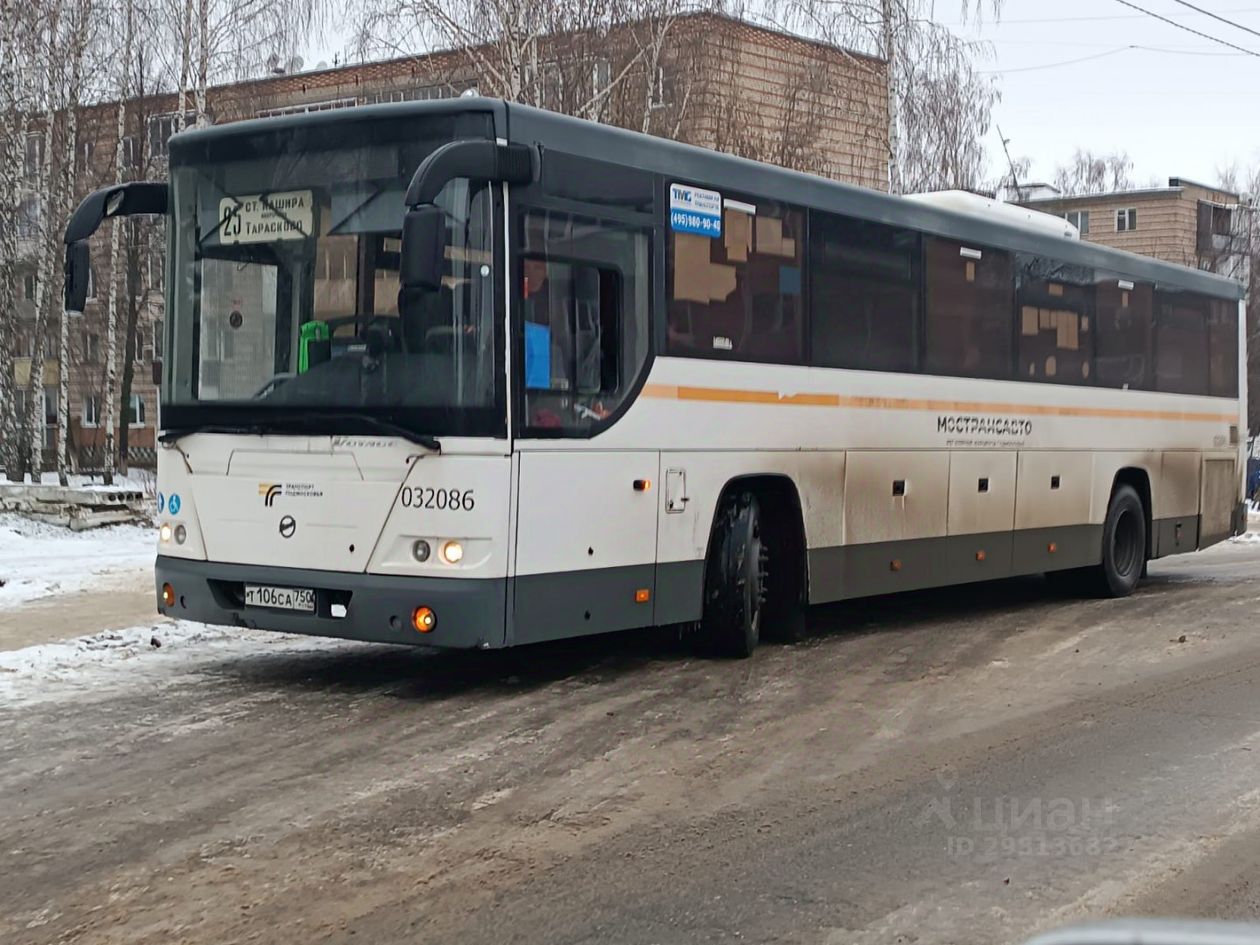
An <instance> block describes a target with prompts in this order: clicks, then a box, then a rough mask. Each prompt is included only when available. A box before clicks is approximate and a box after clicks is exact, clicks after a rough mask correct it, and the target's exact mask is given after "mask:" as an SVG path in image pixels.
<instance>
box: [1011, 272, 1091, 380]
mask: <svg viewBox="0 0 1260 945" xmlns="http://www.w3.org/2000/svg"><path fill="white" fill-rule="evenodd" d="M1093 282H1094V272H1093V270H1092V269H1086V268H1084V267H1081V266H1073V265H1069V264H1067V263H1061V262H1058V261H1057V260H1054V259H1049V258H1047V257H1045V256H1028V255H1021V256H1020V257H1019V287H1018V290H1017V299H1016V301H1017V303H1018V306H1019V308H1018V318H1019V372H1018V376H1019V377H1020V378H1021V379H1022V380H1026V381H1042V382H1045V383H1051V384H1078V385H1081V384H1084V385H1089V384H1093V383H1094V376H1093V375H1094V335H1095V331H1094V329H1095V325H1096V321H1095V318H1094V292H1093V288H1094V286H1093Z"/></svg>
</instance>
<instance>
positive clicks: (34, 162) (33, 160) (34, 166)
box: [22, 131, 44, 184]
mask: <svg viewBox="0 0 1260 945" xmlns="http://www.w3.org/2000/svg"><path fill="white" fill-rule="evenodd" d="M43 168H44V135H43V132H38V131H37V132H34V133H33V134H28V135H27V136H26V150H25V152H24V155H23V161H22V176H23V177H24V178H25V179H26V182H27V183H28V184H34V183H37V182H38V181H39V175H40V174H41V173H42V172H43Z"/></svg>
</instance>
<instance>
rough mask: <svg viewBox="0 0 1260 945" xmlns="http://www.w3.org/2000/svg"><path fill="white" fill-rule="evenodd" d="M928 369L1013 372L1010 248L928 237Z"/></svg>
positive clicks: (1006, 374)
mask: <svg viewBox="0 0 1260 945" xmlns="http://www.w3.org/2000/svg"><path fill="white" fill-rule="evenodd" d="M924 256H925V258H926V260H927V363H926V370H927V372H928V373H929V374H946V375H953V376H958V377H988V378H1000V379H1004V378H1009V377H1010V376H1011V368H1012V363H1011V362H1012V359H1011V346H1012V341H1011V336H1012V331H1011V317H1012V313H1013V312H1014V309H1015V299H1014V296H1015V279H1014V272H1013V265H1012V262H1011V255H1010V253H1004V252H1000V251H998V250H995V249H987V248H985V247H981V246H976V245H974V244H969V243H957V242H954V241H952V240H945V239H937V238H935V237H930V238H928V240H927V246H926V252H925V254H924Z"/></svg>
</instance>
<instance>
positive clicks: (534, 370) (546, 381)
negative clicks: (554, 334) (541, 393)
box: [525, 322, 551, 390]
mask: <svg viewBox="0 0 1260 945" xmlns="http://www.w3.org/2000/svg"><path fill="white" fill-rule="evenodd" d="M525 386H526V387H527V388H529V389H531V390H550V389H551V329H550V328H549V327H548V326H546V325H540V324H538V323H537V322H526V323H525Z"/></svg>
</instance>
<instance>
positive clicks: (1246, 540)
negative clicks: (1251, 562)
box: [1230, 532, 1260, 545]
mask: <svg viewBox="0 0 1260 945" xmlns="http://www.w3.org/2000/svg"><path fill="white" fill-rule="evenodd" d="M1230 541H1232V542H1236V543H1238V544H1240V545H1250V544H1254V543H1255V542H1258V541H1260V532H1243V533H1242V534H1241V535H1235V536H1234V537H1233V538H1231V539H1230Z"/></svg>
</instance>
